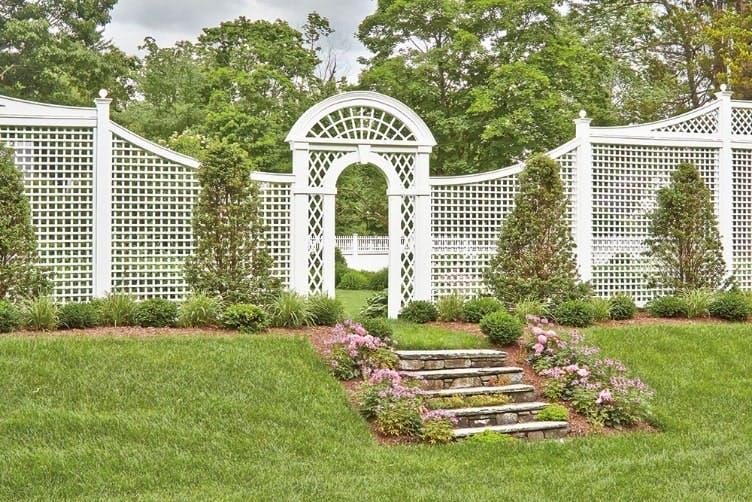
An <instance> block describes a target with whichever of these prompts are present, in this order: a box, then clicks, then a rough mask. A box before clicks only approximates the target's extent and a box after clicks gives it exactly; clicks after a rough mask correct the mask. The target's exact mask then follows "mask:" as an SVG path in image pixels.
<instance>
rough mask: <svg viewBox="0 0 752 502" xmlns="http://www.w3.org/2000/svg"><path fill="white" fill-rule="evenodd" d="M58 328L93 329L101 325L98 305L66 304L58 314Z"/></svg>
mask: <svg viewBox="0 0 752 502" xmlns="http://www.w3.org/2000/svg"><path fill="white" fill-rule="evenodd" d="M57 322H58V326H59V327H61V328H63V329H81V328H93V327H94V326H96V325H98V324H99V309H98V306H97V304H96V303H91V302H87V303H66V304H65V305H63V306H62V307H60V311H59V312H58V319H57Z"/></svg>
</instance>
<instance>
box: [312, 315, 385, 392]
mask: <svg viewBox="0 0 752 502" xmlns="http://www.w3.org/2000/svg"><path fill="white" fill-rule="evenodd" d="M324 343H325V345H326V358H327V361H328V363H329V366H331V368H332V371H333V372H334V376H335V377H337V378H339V379H340V380H350V379H351V378H355V377H359V376H363V375H364V371H365V370H366V368H371V369H378V368H394V366H395V365H396V363H397V355H396V354H395V353H394V346H395V345H396V342H395V341H393V340H392V339H390V338H383V339H382V338H378V337H375V336H371V335H369V334H368V333H367V332H366V330H365V328H363V326H361V325H360V324H358V323H355V322H352V321H345V322H343V323H342V324H337V325H336V326H335V327H334V329H332V336H331V338H329V339H328V340H326V342H324Z"/></svg>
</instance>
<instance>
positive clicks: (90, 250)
mask: <svg viewBox="0 0 752 502" xmlns="http://www.w3.org/2000/svg"><path fill="white" fill-rule="evenodd" d="M0 141H1V142H3V143H5V144H6V145H7V146H9V147H11V148H13V149H14V150H15V161H16V165H17V167H19V168H20V169H21V170H22V171H23V175H24V186H25V189H26V194H27V195H28V197H29V201H30V203H31V212H32V223H33V225H34V227H35V229H36V234H37V243H38V247H39V260H40V264H41V265H42V266H44V267H45V268H48V269H50V270H51V271H52V272H53V275H52V278H53V282H54V290H55V295H56V297H57V298H59V299H60V300H62V301H80V300H85V299H88V298H90V297H91V296H92V294H93V273H94V269H93V260H94V237H93V229H94V220H93V206H94V191H93V179H94V156H93V147H94V137H93V132H92V129H91V128H87V127H54V126H0Z"/></svg>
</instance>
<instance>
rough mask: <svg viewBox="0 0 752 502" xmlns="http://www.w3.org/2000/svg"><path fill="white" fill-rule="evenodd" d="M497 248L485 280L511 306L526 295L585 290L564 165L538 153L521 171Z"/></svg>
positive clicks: (558, 295) (560, 296)
mask: <svg viewBox="0 0 752 502" xmlns="http://www.w3.org/2000/svg"><path fill="white" fill-rule="evenodd" d="M497 249H498V251H497V253H496V256H495V257H494V258H493V259H492V260H491V264H490V266H489V268H488V270H487V271H486V275H485V279H486V282H487V284H488V285H489V286H490V287H491V289H492V290H493V291H494V292H495V295H496V296H497V297H498V298H500V299H501V300H502V301H503V302H505V303H506V304H507V305H513V304H515V303H516V302H518V301H520V300H522V299H524V298H528V299H529V298H532V299H536V300H545V299H549V298H550V299H553V300H554V301H556V302H558V301H560V300H566V299H569V298H574V297H578V296H582V294H583V293H584V289H586V288H583V287H581V286H580V285H579V282H578V281H579V277H578V274H577V263H576V260H575V256H574V251H573V249H574V240H573V238H572V232H571V229H570V223H569V220H568V218H567V198H566V195H565V193H564V186H563V184H562V182H561V178H560V177H559V165H558V164H557V163H556V162H555V161H554V160H552V159H551V158H549V157H546V156H545V155H536V156H534V157H532V158H530V160H528V162H527V165H526V167H525V169H524V170H523V171H522V173H520V176H519V191H518V193H517V195H516V196H515V199H514V208H513V209H512V211H511V212H510V213H509V214H508V215H507V216H506V218H505V219H504V222H503V224H502V227H501V232H500V236H499V241H498V247H497Z"/></svg>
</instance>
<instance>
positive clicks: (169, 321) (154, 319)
mask: <svg viewBox="0 0 752 502" xmlns="http://www.w3.org/2000/svg"><path fill="white" fill-rule="evenodd" d="M177 317H178V306H177V304H176V303H174V302H171V301H170V300H168V299H166V298H158V297H157V298H149V299H148V300H144V301H142V302H140V303H138V304H136V310H135V313H134V318H135V321H136V324H138V325H139V326H142V327H145V328H146V327H149V328H166V327H169V326H174V325H175V321H176V320H177Z"/></svg>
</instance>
